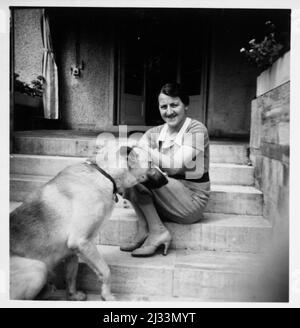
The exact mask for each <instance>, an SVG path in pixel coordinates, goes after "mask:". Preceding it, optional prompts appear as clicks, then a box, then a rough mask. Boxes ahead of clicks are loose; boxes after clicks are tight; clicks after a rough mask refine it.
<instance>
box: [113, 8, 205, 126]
mask: <svg viewBox="0 0 300 328" xmlns="http://www.w3.org/2000/svg"><path fill="white" fill-rule="evenodd" d="M126 18H127V19H123V20H122V23H121V24H120V27H119V31H120V32H119V58H118V63H119V75H118V82H119V83H118V85H119V88H118V109H117V112H118V115H117V117H118V120H117V121H118V122H117V123H118V124H126V125H142V126H143V125H146V126H154V125H159V124H162V123H163V121H162V120H161V117H160V114H159V110H158V103H157V96H158V93H159V91H160V88H161V87H162V85H164V84H165V83H167V82H175V81H176V82H179V83H181V84H182V87H183V88H184V89H185V91H186V92H187V93H188V94H189V96H190V106H189V116H190V117H192V118H195V119H198V120H200V121H202V122H203V123H206V92H207V66H208V65H207V57H208V53H207V51H208V44H207V40H208V30H209V28H208V24H207V23H206V22H207V21H208V19H207V16H204V14H203V13H201V12H197V13H194V12H192V11H191V10H186V11H183V10H182V9H181V10H180V11H179V10H176V9H164V10H163V9H149V10H147V9H142V10H136V11H132V12H130V14H128V15H127V17H126Z"/></svg>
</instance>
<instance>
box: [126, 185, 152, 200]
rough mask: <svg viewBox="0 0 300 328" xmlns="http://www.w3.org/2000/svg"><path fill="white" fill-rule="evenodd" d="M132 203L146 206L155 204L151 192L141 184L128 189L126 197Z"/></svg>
mask: <svg viewBox="0 0 300 328" xmlns="http://www.w3.org/2000/svg"><path fill="white" fill-rule="evenodd" d="M123 197H124V198H125V199H128V200H129V201H130V202H132V203H138V204H146V203H149V202H153V196H152V193H151V191H150V190H149V189H148V188H146V187H144V186H143V185H141V184H138V185H136V186H134V187H132V188H129V189H126V191H125V193H124V196H123Z"/></svg>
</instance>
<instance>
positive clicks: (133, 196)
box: [128, 184, 171, 256]
mask: <svg viewBox="0 0 300 328" xmlns="http://www.w3.org/2000/svg"><path fill="white" fill-rule="evenodd" d="M128 198H129V200H130V201H131V203H132V205H133V207H134V209H135V210H136V213H137V215H138V217H139V223H138V234H137V236H139V235H140V231H141V232H142V231H143V229H144V228H145V224H146V226H147V227H148V232H149V234H148V237H147V239H146V240H145V242H144V243H143V245H142V247H140V248H138V249H136V250H135V251H134V252H133V253H132V255H134V256H148V255H152V254H153V253H154V252H155V250H156V249H157V248H158V247H159V246H160V245H165V252H164V253H165V254H166V252H167V249H168V247H169V245H170V242H171V235H170V233H169V231H168V230H167V228H166V227H165V226H164V224H163V223H162V221H161V219H160V217H159V215H158V213H157V211H156V208H155V206H154V203H153V196H152V193H151V192H150V191H149V190H148V189H147V188H146V187H144V186H143V185H140V184H139V185H137V186H135V187H133V188H131V190H130V193H129V197H128Z"/></svg>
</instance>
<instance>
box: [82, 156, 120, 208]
mask: <svg viewBox="0 0 300 328" xmlns="http://www.w3.org/2000/svg"><path fill="white" fill-rule="evenodd" d="M85 164H88V165H91V166H92V167H94V168H95V169H96V170H98V171H99V172H100V173H102V174H103V175H104V176H105V177H106V178H107V179H109V180H110V181H111V182H112V184H113V194H114V195H115V202H116V203H117V202H118V201H119V199H118V196H117V192H118V189H117V185H116V182H115V180H114V179H113V178H112V176H111V175H109V174H108V173H107V172H105V171H104V170H103V169H101V167H99V166H98V165H97V164H96V163H93V162H91V161H90V160H86V161H85Z"/></svg>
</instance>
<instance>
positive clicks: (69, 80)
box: [52, 10, 114, 130]
mask: <svg viewBox="0 0 300 328" xmlns="http://www.w3.org/2000/svg"><path fill="white" fill-rule="evenodd" d="M54 21H55V29H53V37H54V38H55V42H56V45H55V48H56V50H57V51H56V55H57V64H58V69H59V86H60V90H59V95H60V107H61V108H60V109H61V114H62V120H63V122H64V123H65V127H66V128H69V129H91V130H95V129H105V128H107V127H109V126H111V125H112V122H113V118H112V116H113V100H114V93H113V82H114V78H113V77H114V71H113V34H112V33H113V30H112V24H111V21H110V19H109V16H107V15H104V14H96V13H93V12H89V13H88V14H84V15H82V13H81V12H80V10H75V11H64V12H62V13H61V14H60V15H57V14H56V15H54V16H53V19H52V22H54ZM66 22H67V23H66ZM76 42H77V43H78V44H80V47H79V48H80V49H79V50H77V57H78V60H79V62H81V61H83V62H84V69H83V70H82V71H81V75H80V77H74V76H73V75H72V74H71V67H72V66H74V65H75V64H76V51H75V47H76Z"/></svg>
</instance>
